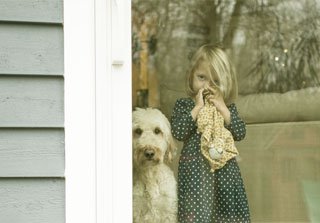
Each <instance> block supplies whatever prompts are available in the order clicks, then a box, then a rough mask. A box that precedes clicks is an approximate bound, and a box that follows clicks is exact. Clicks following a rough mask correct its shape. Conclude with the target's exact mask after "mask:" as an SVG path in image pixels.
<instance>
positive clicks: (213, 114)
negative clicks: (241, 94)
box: [197, 99, 239, 172]
mask: <svg viewBox="0 0 320 223" xmlns="http://www.w3.org/2000/svg"><path fill="white" fill-rule="evenodd" d="M197 125H198V132H199V133H202V135H201V153H202V154H203V156H204V157H205V158H206V159H207V160H208V161H209V163H210V166H211V172H214V171H215V170H217V169H220V168H222V167H223V166H224V165H225V164H226V162H227V161H228V160H230V159H232V158H234V157H236V156H237V155H238V154H239V152H238V150H237V148H236V147H235V144H234V140H233V136H232V134H231V133H230V132H229V130H228V129H226V128H225V127H224V119H223V116H222V115H221V114H220V112H218V111H217V109H216V107H215V106H214V105H212V104H210V103H209V102H208V101H207V99H205V105H204V107H203V108H202V109H201V110H200V112H199V114H198V117H197Z"/></svg>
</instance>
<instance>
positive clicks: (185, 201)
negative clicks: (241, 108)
mask: <svg viewBox="0 0 320 223" xmlns="http://www.w3.org/2000/svg"><path fill="white" fill-rule="evenodd" d="M204 90H209V91H211V93H212V95H211V96H208V100H209V101H210V102H211V103H213V104H214V106H215V107H216V109H217V110H218V112H220V113H221V115H222V116H223V118H224V122H225V127H226V128H227V129H228V130H229V131H230V132H231V133H232V136H233V138H234V140H236V141H239V140H242V139H243V138H244V137H245V134H246V129H245V123H244V122H243V121H242V120H241V119H240V117H239V116H238V112H237V109H236V106H235V104H234V103H233V101H234V99H235V98H236V96H237V93H238V87H237V82H236V76H235V73H234V71H233V67H232V65H231V63H230V61H229V59H228V57H227V55H226V53H225V52H224V51H223V50H222V49H221V48H220V47H218V46H214V45H204V46H202V47H200V48H199V49H198V50H197V51H196V53H195V54H194V56H193V58H192V60H191V64H190V68H189V70H188V73H187V93H188V95H189V96H190V97H189V98H182V99H178V100H177V102H176V104H175V107H174V110H173V113H172V119H171V125H172V134H173V136H174V137H175V138H176V139H178V140H180V141H183V143H184V145H183V149H182V151H181V156H180V160H179V168H178V196H179V197H178V198H179V207H178V215H179V216H178V217H179V222H181V223H186V222H201V223H213V222H221V223H227V222H234V223H240V222H250V214H249V207H248V201H247V197H246V193H245V188H244V185H243V181H242V178H241V174H240V169H239V167H238V164H237V161H236V159H235V158H232V159H230V160H229V161H227V163H226V164H225V165H224V166H223V167H222V168H220V169H218V170H216V171H214V172H211V171H210V165H209V162H208V160H207V159H205V158H204V156H203V155H202V153H201V152H200V138H201V135H200V134H199V133H198V132H197V125H196V120H197V115H198V113H199V111H200V110H201V109H202V108H203V106H204V99H203V96H204V95H203V91H204Z"/></svg>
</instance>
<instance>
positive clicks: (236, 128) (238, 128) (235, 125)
mask: <svg viewBox="0 0 320 223" xmlns="http://www.w3.org/2000/svg"><path fill="white" fill-rule="evenodd" d="M228 108H229V110H230V113H231V114H230V115H231V117H230V118H231V122H230V124H229V125H225V127H226V129H228V130H229V131H230V132H231V134H232V136H233V139H234V140H235V141H240V140H242V139H244V137H245V136H246V124H245V123H244V121H243V120H242V119H241V118H240V117H239V115H238V111H237V108H236V105H235V104H231V105H230V106H228Z"/></svg>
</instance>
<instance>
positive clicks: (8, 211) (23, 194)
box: [0, 178, 65, 223]
mask: <svg viewBox="0 0 320 223" xmlns="http://www.w3.org/2000/svg"><path fill="white" fill-rule="evenodd" d="M64 193H65V189H64V181H63V180H62V179H36V178H29V179H22V178H14V179H9V178H7V179H2V180H1V182H0V196H1V202H0V222H1V223H16V222H19V223H20V222H21V223H59V222H64V218H65V216H64V215H63V214H61V213H63V212H64V208H65V204H64Z"/></svg>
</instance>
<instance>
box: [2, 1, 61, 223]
mask: <svg viewBox="0 0 320 223" xmlns="http://www.w3.org/2000/svg"><path fill="white" fill-rule="evenodd" d="M0 9H1V13H0V198H1V199H0V222H1V223H2V222H3V223H9V222H10V223H64V222H65V180H64V172H65V155H64V153H65V148H64V147H65V144H64V78H63V74H64V46H63V38H64V37H63V0H1V1H0Z"/></svg>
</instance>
